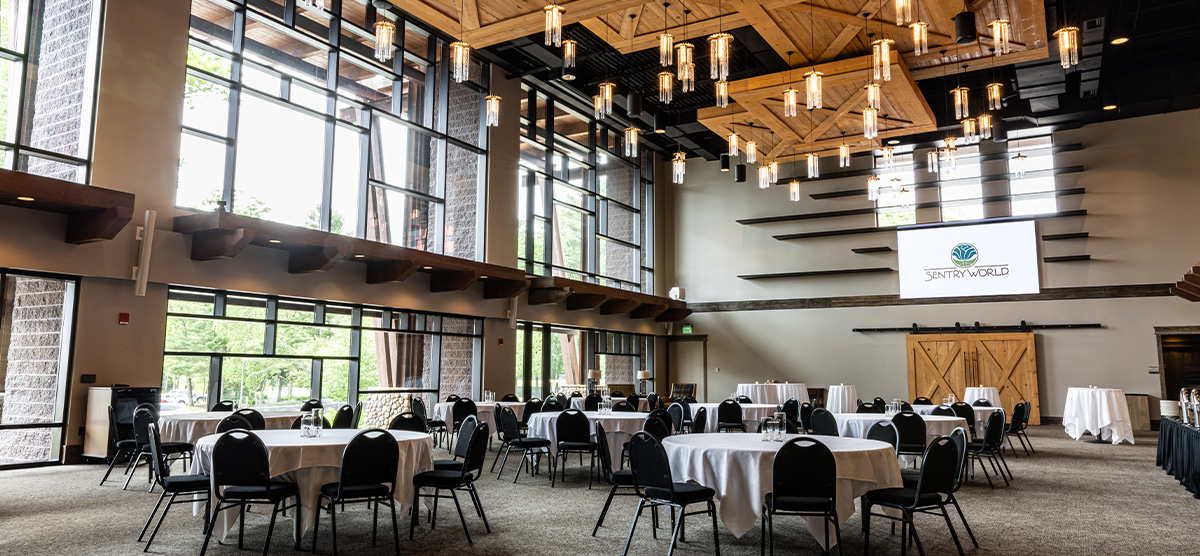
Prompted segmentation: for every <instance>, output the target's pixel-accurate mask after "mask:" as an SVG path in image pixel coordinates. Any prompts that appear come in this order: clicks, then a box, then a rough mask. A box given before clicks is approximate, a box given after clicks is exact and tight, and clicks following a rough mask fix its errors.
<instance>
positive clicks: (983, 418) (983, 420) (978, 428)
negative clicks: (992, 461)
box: [912, 403, 1003, 436]
mask: <svg viewBox="0 0 1200 556" xmlns="http://www.w3.org/2000/svg"><path fill="white" fill-rule="evenodd" d="M937 407H938V406H936V405H929V404H923V403H922V404H915V405H913V406H912V408H913V412H914V413H917V414H920V415H921V416H923V417H924V416H927V415H931V414H932V413H933V410H934V409H936V408H937ZM971 410H972V411H974V412H975V434H976V435H979V436H982V435H983V427H985V426H987V420H988V417H991V416H992V413H994V412H997V411H1003V408H999V407H983V406H980V407H975V406H972V407H971ZM925 422H927V423H928V422H929V417H925Z"/></svg>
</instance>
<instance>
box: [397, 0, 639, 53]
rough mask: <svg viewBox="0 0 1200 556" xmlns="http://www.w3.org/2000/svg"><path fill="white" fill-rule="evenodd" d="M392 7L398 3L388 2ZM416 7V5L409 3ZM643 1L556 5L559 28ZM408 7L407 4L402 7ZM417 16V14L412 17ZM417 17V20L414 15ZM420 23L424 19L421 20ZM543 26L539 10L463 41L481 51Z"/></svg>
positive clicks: (580, 1)
mask: <svg viewBox="0 0 1200 556" xmlns="http://www.w3.org/2000/svg"><path fill="white" fill-rule="evenodd" d="M391 1H392V2H393V3H396V2H398V1H399V0H391ZM413 3H414V4H419V2H413ZM645 3H646V1H645V0H575V1H574V2H566V3H563V4H559V5H560V6H562V7H563V8H564V9H565V10H566V11H565V12H564V13H563V25H567V24H570V23H578V22H580V21H586V20H589V19H592V18H595V17H600V16H603V15H605V14H610V13H613V12H623V11H625V10H628V9H630V8H636V7H638V6H641V5H644V4H645ZM405 4H406V5H407V4H408V3H407V2H406V3H405ZM414 15H417V14H414ZM418 17H420V16H419V15H418ZM422 19H424V18H422ZM545 24H546V19H545V14H544V12H542V10H541V8H540V7H539V8H538V10H537V11H535V12H531V13H527V14H524V15H519V16H515V17H510V18H508V19H505V20H502V21H497V22H496V23H489V24H487V25H483V26H480V27H479V28H478V29H474V30H471V31H467V32H466V33H464V34H463V40H465V41H466V42H467V43H470V45H471V46H472V47H474V48H483V47H485V46H492V45H494V44H500V43H502V42H504V41H508V40H512V39H515V38H518V37H524V36H525V35H531V34H533V33H536V32H538V31H541V30H542V29H543V28H544V26H545Z"/></svg>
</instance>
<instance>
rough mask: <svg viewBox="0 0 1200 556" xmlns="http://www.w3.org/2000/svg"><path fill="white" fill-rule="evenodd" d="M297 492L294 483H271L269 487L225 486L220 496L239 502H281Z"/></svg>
mask: <svg viewBox="0 0 1200 556" xmlns="http://www.w3.org/2000/svg"><path fill="white" fill-rule="evenodd" d="M298 492H299V490H298V489H297V488H296V483H285V482H283V481H271V483H270V486H267V487H261V486H227V487H225V491H224V492H223V493H222V496H224V497H225V498H235V499H240V500H256V499H267V500H275V501H278V500H283V499H284V498H287V497H289V496H295V495H296V494H297V493H298Z"/></svg>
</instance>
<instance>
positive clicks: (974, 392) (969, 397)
mask: <svg viewBox="0 0 1200 556" xmlns="http://www.w3.org/2000/svg"><path fill="white" fill-rule="evenodd" d="M978 399H984V400H987V401H989V402H992V405H993V406H994V405H996V404H998V403H1000V391H999V390H997V389H995V388H993V387H991V386H968V387H967V389H966V390H965V391H963V400H962V401H964V402H967V403H970V404H973V403H975V400H978Z"/></svg>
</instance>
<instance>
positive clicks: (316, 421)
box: [312, 409, 325, 437]
mask: <svg viewBox="0 0 1200 556" xmlns="http://www.w3.org/2000/svg"><path fill="white" fill-rule="evenodd" d="M324 425H325V420H324V419H322V416H321V410H320V409H314V410H312V435H313V436H314V437H319V436H321V428H322V427H323V426H324Z"/></svg>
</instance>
